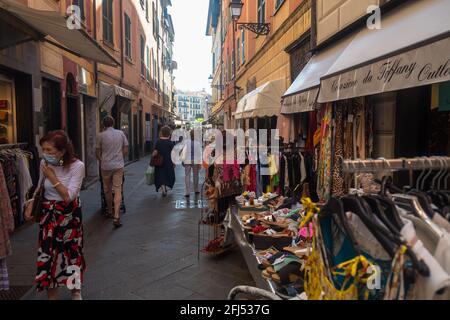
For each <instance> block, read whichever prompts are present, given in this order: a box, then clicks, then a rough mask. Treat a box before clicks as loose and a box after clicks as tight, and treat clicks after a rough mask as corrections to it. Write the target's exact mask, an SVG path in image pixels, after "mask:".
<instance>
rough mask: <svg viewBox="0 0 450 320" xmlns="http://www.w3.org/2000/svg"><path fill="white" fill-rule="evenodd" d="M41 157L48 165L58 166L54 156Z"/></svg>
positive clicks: (57, 160) (44, 155)
mask: <svg viewBox="0 0 450 320" xmlns="http://www.w3.org/2000/svg"><path fill="white" fill-rule="evenodd" d="M43 157H44V159H45V162H47V163H48V164H51V165H54V166H57V165H58V164H59V159H58V158H56V157H55V156H52V155H50V154H46V153H44V154H43Z"/></svg>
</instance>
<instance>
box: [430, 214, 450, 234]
mask: <svg viewBox="0 0 450 320" xmlns="http://www.w3.org/2000/svg"><path fill="white" fill-rule="evenodd" d="M432 220H433V222H434V223H436V224H437V225H438V226H439V227H441V228H442V229H444V230H445V231H447V232H449V233H450V222H448V221H447V220H445V219H444V217H442V216H441V215H440V214H435V215H434V216H433V219H432Z"/></svg>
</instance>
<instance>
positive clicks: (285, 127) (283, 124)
mask: <svg viewBox="0 0 450 320" xmlns="http://www.w3.org/2000/svg"><path fill="white" fill-rule="evenodd" d="M291 117H293V115H284V114H280V115H279V116H278V121H277V129H278V130H279V135H280V137H283V139H284V143H288V142H292V141H290V138H291V137H290V132H291Z"/></svg>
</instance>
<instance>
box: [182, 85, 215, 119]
mask: <svg viewBox="0 0 450 320" xmlns="http://www.w3.org/2000/svg"><path fill="white" fill-rule="evenodd" d="M210 99H211V96H210V95H208V93H206V92H205V91H199V92H184V91H177V93H176V95H175V101H176V106H177V113H178V116H179V118H180V119H181V120H182V121H183V122H185V123H191V124H193V123H201V122H203V120H204V119H205V114H206V113H207V112H208V111H207V110H206V109H207V106H208V104H209V101H210Z"/></svg>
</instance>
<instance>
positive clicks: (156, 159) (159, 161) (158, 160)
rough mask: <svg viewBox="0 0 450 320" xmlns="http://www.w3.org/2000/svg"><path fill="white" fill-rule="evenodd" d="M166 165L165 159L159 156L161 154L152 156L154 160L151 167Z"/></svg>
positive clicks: (151, 161)
mask: <svg viewBox="0 0 450 320" xmlns="http://www.w3.org/2000/svg"><path fill="white" fill-rule="evenodd" d="M163 163H164V157H163V156H162V155H160V154H159V152H158V153H157V154H156V155H155V156H152V159H151V160H150V166H151V167H161V166H162V165H163Z"/></svg>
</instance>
